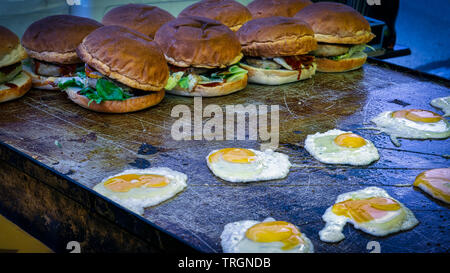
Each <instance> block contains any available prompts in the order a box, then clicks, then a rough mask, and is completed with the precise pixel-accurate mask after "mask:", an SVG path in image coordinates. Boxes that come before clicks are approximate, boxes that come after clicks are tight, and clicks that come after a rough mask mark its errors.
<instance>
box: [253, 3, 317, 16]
mask: <svg viewBox="0 0 450 273" xmlns="http://www.w3.org/2000/svg"><path fill="white" fill-rule="evenodd" d="M311 4H312V2H311V1H309V0H254V1H252V2H251V3H250V4H248V5H247V8H248V9H249V10H250V12H251V14H252V17H253V19H256V18H264V17H271V16H284V17H292V16H294V15H295V14H296V13H297V12H298V11H299V10H301V9H303V8H304V7H306V6H309V5H311Z"/></svg>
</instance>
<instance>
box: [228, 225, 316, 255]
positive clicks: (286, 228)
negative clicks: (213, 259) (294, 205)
mask: <svg viewBox="0 0 450 273" xmlns="http://www.w3.org/2000/svg"><path fill="white" fill-rule="evenodd" d="M220 239H221V245H222V249H223V252H224V253H313V252H314V246H313V244H312V243H311V241H310V240H309V239H308V237H306V236H305V235H304V234H302V233H301V232H300V230H299V229H298V228H297V227H296V226H295V225H293V224H291V223H289V222H285V221H275V219H273V218H267V219H265V220H264V221H262V222H259V221H253V220H243V221H239V222H234V223H229V224H226V225H225V228H224V230H223V232H222V234H221V235H220Z"/></svg>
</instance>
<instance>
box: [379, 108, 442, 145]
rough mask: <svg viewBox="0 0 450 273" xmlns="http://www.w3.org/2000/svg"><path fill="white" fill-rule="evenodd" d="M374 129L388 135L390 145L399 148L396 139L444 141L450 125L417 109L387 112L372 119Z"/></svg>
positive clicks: (432, 114) (434, 115)
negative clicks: (392, 144) (434, 139)
mask: <svg viewBox="0 0 450 273" xmlns="http://www.w3.org/2000/svg"><path fill="white" fill-rule="evenodd" d="M372 122H373V123H375V124H376V126H377V127H376V128H372V129H376V130H379V131H381V132H384V133H386V134H388V135H389V136H390V137H391V141H392V143H394V144H395V145H396V146H400V143H399V142H398V140H397V138H410V139H432V138H437V139H444V138H448V137H449V136H450V124H449V123H448V122H447V121H446V120H445V119H444V118H443V117H442V116H440V115H438V114H436V113H434V112H431V111H427V110H418V109H408V110H400V111H387V112H383V113H381V114H379V115H378V116H377V117H375V118H374V119H372Z"/></svg>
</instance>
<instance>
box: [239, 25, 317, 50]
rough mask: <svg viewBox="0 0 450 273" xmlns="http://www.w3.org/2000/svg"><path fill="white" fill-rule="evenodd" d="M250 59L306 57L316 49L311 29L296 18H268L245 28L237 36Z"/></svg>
mask: <svg viewBox="0 0 450 273" xmlns="http://www.w3.org/2000/svg"><path fill="white" fill-rule="evenodd" d="M236 34H237V36H238V38H239V42H240V43H241V46H242V52H243V53H244V55H247V56H259V57H276V56H293V55H303V54H306V53H308V52H310V51H312V50H315V49H316V48H317V41H316V39H315V38H314V32H313V30H312V29H311V27H310V26H309V25H308V24H306V23H305V22H303V21H302V20H299V19H297V18H287V17H280V16H276V17H267V18H259V19H254V20H251V21H249V22H247V23H246V24H244V25H243V26H242V27H241V28H240V29H239V31H238V32H237V33H236Z"/></svg>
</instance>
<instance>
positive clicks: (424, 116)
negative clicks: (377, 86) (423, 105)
mask: <svg viewBox="0 0 450 273" xmlns="http://www.w3.org/2000/svg"><path fill="white" fill-rule="evenodd" d="M392 117H394V118H406V119H409V120H412V121H420V122H426V123H432V122H438V121H440V120H442V117H441V116H440V115H438V114H436V113H434V112H431V111H427V110H417V109H409V110H400V111H395V112H393V113H392Z"/></svg>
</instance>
